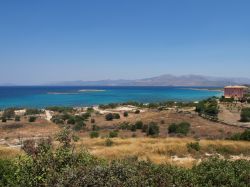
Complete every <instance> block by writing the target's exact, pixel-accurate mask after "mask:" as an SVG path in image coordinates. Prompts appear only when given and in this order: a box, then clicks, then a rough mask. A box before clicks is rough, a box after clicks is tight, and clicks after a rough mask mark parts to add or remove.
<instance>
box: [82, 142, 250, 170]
mask: <svg viewBox="0 0 250 187" xmlns="http://www.w3.org/2000/svg"><path fill="white" fill-rule="evenodd" d="M112 141H113V142H114V144H113V146H111V147H107V146H106V145H105V139H101V138H97V139H90V138H83V139H81V141H80V142H78V146H79V147H85V148H87V149H88V150H89V151H90V152H91V153H92V154H94V155H96V156H98V157H102V158H106V159H110V160H112V159H121V158H126V157H133V156H134V157H137V158H138V159H139V160H150V161H152V162H154V163H171V164H177V165H182V166H187V167H190V166H192V165H193V164H195V163H197V162H199V161H200V159H203V158H205V157H206V155H208V153H209V154H213V155H214V154H216V153H218V154H220V155H223V156H230V155H241V154H242V155H246V156H250V143H249V142H241V141H226V140H201V141H200V146H201V150H200V151H199V152H196V151H191V152H189V151H188V148H187V143H190V142H194V141H195V140H194V139H191V138H127V139H121V138H114V139H112Z"/></svg>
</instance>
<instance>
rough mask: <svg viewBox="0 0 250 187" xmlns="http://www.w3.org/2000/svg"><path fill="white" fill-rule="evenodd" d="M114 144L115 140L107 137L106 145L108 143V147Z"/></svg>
mask: <svg viewBox="0 0 250 187" xmlns="http://www.w3.org/2000/svg"><path fill="white" fill-rule="evenodd" d="M113 144H114V142H113V141H112V140H111V139H109V138H107V139H106V140H105V145H106V146H107V147H111V146H112V145H113Z"/></svg>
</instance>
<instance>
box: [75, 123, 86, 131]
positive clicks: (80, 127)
mask: <svg viewBox="0 0 250 187" xmlns="http://www.w3.org/2000/svg"><path fill="white" fill-rule="evenodd" d="M85 126H86V124H85V123H84V122H83V121H77V122H76V123H75V125H74V127H73V129H74V130H75V131H80V130H82V129H83V128H84V127H85Z"/></svg>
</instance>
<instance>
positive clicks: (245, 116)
mask: <svg viewBox="0 0 250 187" xmlns="http://www.w3.org/2000/svg"><path fill="white" fill-rule="evenodd" d="M240 117H241V119H240V121H241V122H250V108H243V109H242V110H241V114H240Z"/></svg>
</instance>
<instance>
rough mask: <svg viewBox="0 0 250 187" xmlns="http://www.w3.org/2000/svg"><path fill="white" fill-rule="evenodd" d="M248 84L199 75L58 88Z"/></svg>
mask: <svg viewBox="0 0 250 187" xmlns="http://www.w3.org/2000/svg"><path fill="white" fill-rule="evenodd" d="M234 84H250V79H249V78H234V77H232V78H228V77H227V78H226V77H210V76H201V75H182V76H174V75H170V74H166V75H161V76H157V77H151V78H145V79H137V80H122V79H120V80H100V81H65V82H59V83H55V84H53V85H58V86H193V87H194V86H207V87H209V86H211V87H212V86H213V87H222V86H225V85H234Z"/></svg>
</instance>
